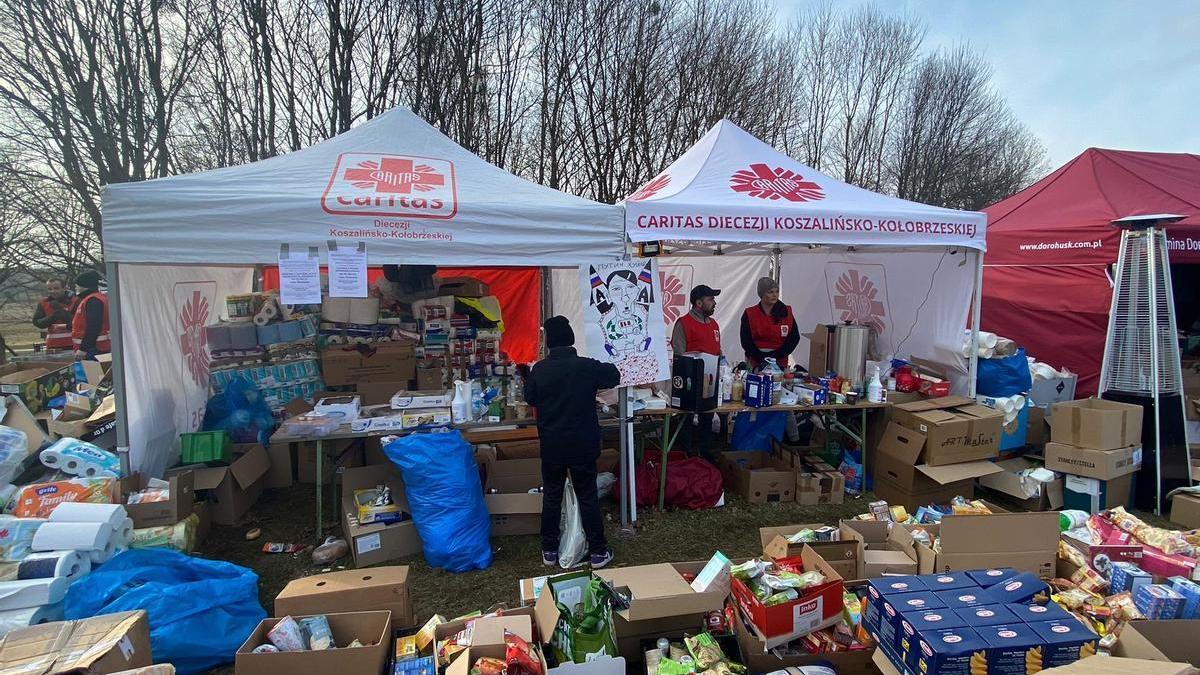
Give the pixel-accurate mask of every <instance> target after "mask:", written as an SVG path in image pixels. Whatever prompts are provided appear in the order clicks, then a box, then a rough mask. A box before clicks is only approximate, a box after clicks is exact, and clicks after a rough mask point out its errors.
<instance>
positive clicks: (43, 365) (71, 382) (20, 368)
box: [0, 361, 75, 413]
mask: <svg viewBox="0 0 1200 675" xmlns="http://www.w3.org/2000/svg"><path fill="white" fill-rule="evenodd" d="M74 389H75V371H74V367H73V362H65V361H33V362H29V363H9V364H6V365H3V366H0V394H3V395H4V396H16V397H17V398H20V399H21V400H22V401H23V402H24V403H25V407H27V408H29V412H31V413H38V412H41V411H43V410H46V404H47V403H49V402H50V400H51V399H53V398H55V397H58V396H62V395H63V394H65V393H67V392H69V391H73V390H74Z"/></svg>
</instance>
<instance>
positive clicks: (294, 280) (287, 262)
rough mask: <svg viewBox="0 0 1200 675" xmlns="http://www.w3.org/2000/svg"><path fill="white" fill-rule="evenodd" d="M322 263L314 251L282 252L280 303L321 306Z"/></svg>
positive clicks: (280, 256) (280, 261)
mask: <svg viewBox="0 0 1200 675" xmlns="http://www.w3.org/2000/svg"><path fill="white" fill-rule="evenodd" d="M320 263H321V261H320V259H319V258H318V257H317V254H316V249H315V248H314V249H313V250H312V251H309V250H308V249H303V250H301V251H280V253H279V301H280V302H282V303H283V304H285V305H319V304H321V264H320Z"/></svg>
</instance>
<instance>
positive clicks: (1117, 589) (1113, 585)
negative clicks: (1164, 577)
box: [1108, 562, 1154, 595]
mask: <svg viewBox="0 0 1200 675" xmlns="http://www.w3.org/2000/svg"><path fill="white" fill-rule="evenodd" d="M1153 581H1154V577H1152V576H1151V575H1150V573H1148V572H1146V571H1144V570H1142V568H1140V567H1138V566H1137V565H1134V564H1133V563H1127V562H1114V563H1113V564H1112V580H1111V581H1110V582H1109V586H1108V587H1109V592H1108V593H1109V595H1116V594H1117V593H1124V592H1126V591H1129V592H1130V593H1133V594H1134V595H1137V593H1138V591H1140V590H1141V589H1142V586H1146V585H1149V584H1150V583H1152V582H1153Z"/></svg>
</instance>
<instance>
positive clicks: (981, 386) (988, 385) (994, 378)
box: [975, 347, 1033, 397]
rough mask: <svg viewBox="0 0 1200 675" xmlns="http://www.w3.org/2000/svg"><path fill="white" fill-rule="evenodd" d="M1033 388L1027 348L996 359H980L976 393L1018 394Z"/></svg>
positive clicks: (985, 394) (991, 394)
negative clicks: (1026, 354) (1026, 355)
mask: <svg viewBox="0 0 1200 675" xmlns="http://www.w3.org/2000/svg"><path fill="white" fill-rule="evenodd" d="M1032 388H1033V376H1031V375H1030V374H1029V360H1028V359H1026V358H1025V348H1024V347H1021V348H1018V349H1017V353H1016V354H1013V355H1012V356H1001V357H1000V358H995V359H979V375H978V377H976V379H975V393H977V394H980V395H982V396H995V397H1000V396H1016V395H1017V394H1025V393H1028V392H1029V390H1030V389H1032Z"/></svg>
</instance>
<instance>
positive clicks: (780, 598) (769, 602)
mask: <svg viewBox="0 0 1200 675" xmlns="http://www.w3.org/2000/svg"><path fill="white" fill-rule="evenodd" d="M799 597H800V594H799V593H798V592H796V589H794V588H789V589H787V590H784V591H779V592H778V593H776V594H775V595H772V596H771V597H769V598H767V599H766V600H763V604H764V605H766V606H767V607H771V606H773V605H782V604H783V603H785V602H791V601H792V600H795V599H796V598H799Z"/></svg>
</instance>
